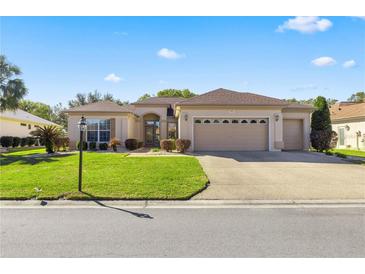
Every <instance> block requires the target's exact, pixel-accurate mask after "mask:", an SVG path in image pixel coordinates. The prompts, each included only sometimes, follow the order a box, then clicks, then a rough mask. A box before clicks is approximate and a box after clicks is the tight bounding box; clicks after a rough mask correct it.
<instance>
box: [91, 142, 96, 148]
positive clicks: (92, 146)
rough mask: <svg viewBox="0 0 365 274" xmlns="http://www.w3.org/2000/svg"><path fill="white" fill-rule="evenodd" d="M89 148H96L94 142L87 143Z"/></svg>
mask: <svg viewBox="0 0 365 274" xmlns="http://www.w3.org/2000/svg"><path fill="white" fill-rule="evenodd" d="M89 149H90V150H96V142H90V143H89Z"/></svg>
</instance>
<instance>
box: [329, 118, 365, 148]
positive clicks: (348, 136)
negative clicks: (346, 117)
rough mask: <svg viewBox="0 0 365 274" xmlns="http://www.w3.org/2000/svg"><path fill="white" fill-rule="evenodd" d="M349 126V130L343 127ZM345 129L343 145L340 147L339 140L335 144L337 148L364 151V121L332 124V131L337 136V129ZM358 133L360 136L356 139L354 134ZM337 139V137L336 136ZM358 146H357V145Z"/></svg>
mask: <svg viewBox="0 0 365 274" xmlns="http://www.w3.org/2000/svg"><path fill="white" fill-rule="evenodd" d="M346 126H349V128H350V129H349V130H347V129H346V128H345V127H346ZM341 127H344V128H345V145H344V146H340V145H339V143H340V140H338V142H337V148H352V149H361V150H365V120H359V121H348V122H345V121H344V122H341V123H339V122H335V123H334V122H332V130H334V131H336V133H337V134H338V133H339V132H338V129H339V128H341ZM358 131H360V132H361V136H360V137H357V135H356V132H358ZM338 137H339V136H338ZM357 144H358V145H357Z"/></svg>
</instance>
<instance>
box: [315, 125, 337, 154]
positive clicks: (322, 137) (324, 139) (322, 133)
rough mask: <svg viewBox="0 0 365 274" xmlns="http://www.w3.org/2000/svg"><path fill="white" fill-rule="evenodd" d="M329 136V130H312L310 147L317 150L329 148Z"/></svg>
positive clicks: (321, 150)
mask: <svg viewBox="0 0 365 274" xmlns="http://www.w3.org/2000/svg"><path fill="white" fill-rule="evenodd" d="M331 136H332V131H331V130H312V132H311V134H310V139H311V143H312V147H313V148H314V149H315V150H317V151H319V152H323V151H326V150H329V149H330V148H331V146H330V145H331Z"/></svg>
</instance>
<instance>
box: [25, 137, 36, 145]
mask: <svg viewBox="0 0 365 274" xmlns="http://www.w3.org/2000/svg"><path fill="white" fill-rule="evenodd" d="M34 144H35V138H34V137H27V145H28V147H31V146H32V145H34Z"/></svg>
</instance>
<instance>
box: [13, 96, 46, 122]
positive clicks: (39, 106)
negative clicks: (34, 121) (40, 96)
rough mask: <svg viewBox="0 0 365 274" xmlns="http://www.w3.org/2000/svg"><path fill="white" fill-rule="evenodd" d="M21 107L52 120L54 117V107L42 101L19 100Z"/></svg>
mask: <svg viewBox="0 0 365 274" xmlns="http://www.w3.org/2000/svg"><path fill="white" fill-rule="evenodd" d="M19 108H20V109H22V110H24V111H26V112H29V113H32V114H33V115H36V116H38V117H41V118H43V119H46V120H49V121H51V120H52V118H53V117H52V115H53V113H52V108H51V107H50V106H49V105H46V104H44V103H41V102H33V101H30V100H21V101H20V102H19Z"/></svg>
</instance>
